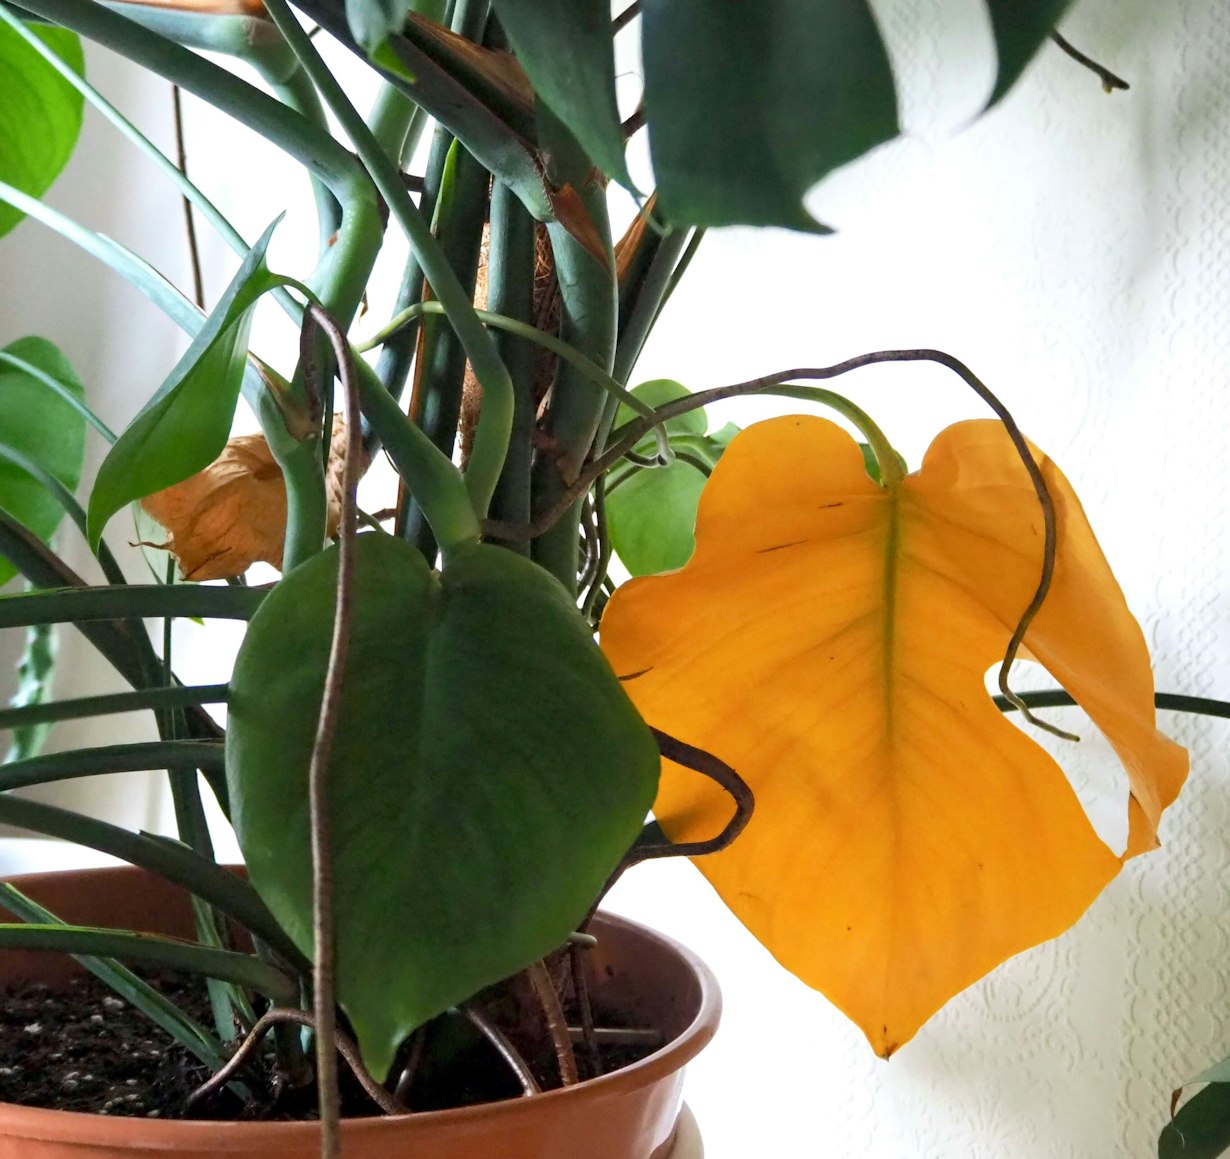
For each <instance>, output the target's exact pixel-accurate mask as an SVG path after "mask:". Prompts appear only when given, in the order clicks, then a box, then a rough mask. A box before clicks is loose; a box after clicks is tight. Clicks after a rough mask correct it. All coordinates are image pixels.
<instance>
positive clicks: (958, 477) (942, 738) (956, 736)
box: [602, 417, 1187, 1056]
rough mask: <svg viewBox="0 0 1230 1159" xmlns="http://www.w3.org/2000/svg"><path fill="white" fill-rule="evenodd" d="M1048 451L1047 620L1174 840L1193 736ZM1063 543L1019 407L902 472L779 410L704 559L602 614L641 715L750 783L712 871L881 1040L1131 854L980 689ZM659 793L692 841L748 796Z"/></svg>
mask: <svg viewBox="0 0 1230 1159" xmlns="http://www.w3.org/2000/svg"><path fill="white" fill-rule="evenodd" d="M1044 471H1045V473H1046V475H1047V478H1048V481H1049V484H1050V487H1051V490H1052V493H1053V496H1054V499H1055V503H1056V507H1057V509H1058V515H1059V555H1058V559H1057V565H1056V573H1055V581H1054V584H1053V587H1052V590H1051V594H1050V597H1049V599H1048V601H1047V603H1046V605H1045V606H1044V608H1043V610H1042V613H1041V614H1040V615H1039V616H1038V618H1037V620H1036V621H1035V623H1034V625H1033V627H1032V628H1031V630H1030V632H1029V634H1028V635H1027V637H1026V644H1027V646H1028V647H1029V648H1030V650H1031V652H1032V654H1033V655H1034V656H1036V657H1037V658H1038V659H1039V660H1041V661H1042V662H1043V663H1044V664H1046V665H1047V666H1048V668H1050V670H1051V671H1052V673H1053V674H1054V675H1055V676H1056V677H1057V678H1058V679H1059V680H1060V681H1061V682H1062V683H1063V684H1064V686H1065V687H1066V688H1067V689H1068V691H1069V692H1070V693H1072V694H1073V696H1074V697H1075V698H1076V699H1077V700H1078V701H1079V702H1080V703H1081V704H1082V705H1084V707H1085V708H1086V709H1087V710H1088V711H1089V713H1090V715H1091V716H1092V718H1093V720H1094V722H1095V723H1096V724H1097V725H1098V726H1099V727H1100V728H1101V729H1102V730H1103V731H1104V732H1105V733H1106V734H1107V736H1108V737H1109V739H1110V740H1111V742H1112V744H1114V746H1115V748H1116V751H1117V752H1118V753H1119V755H1120V756H1121V758H1122V759H1123V760H1124V762H1125V765H1126V766H1127V769H1128V774H1129V779H1130V782H1131V786H1132V791H1133V802H1132V806H1131V810H1130V812H1131V825H1132V835H1131V840H1130V844H1129V851H1128V852H1129V854H1132V853H1136V852H1139V851H1141V850H1143V849H1145V848H1148V847H1150V846H1151V844H1152V843H1153V842H1154V840H1155V832H1156V820H1157V818H1158V816H1159V815H1160V811H1161V809H1162V808H1164V807H1165V806H1166V805H1167V804H1169V803H1170V801H1172V800H1173V799H1174V797H1175V795H1176V794H1177V792H1178V789H1179V786H1180V785H1181V784H1182V781H1183V778H1184V775H1185V773H1186V767H1187V761H1186V754H1185V753H1184V752H1183V750H1182V749H1180V748H1179V747H1178V746H1176V745H1174V744H1173V743H1171V742H1170V741H1168V740H1167V739H1166V738H1165V737H1163V736H1162V735H1161V734H1160V733H1158V732H1157V731H1156V729H1155V727H1154V713H1153V700H1152V697H1153V685H1152V677H1151V674H1150V669H1149V660H1148V655H1147V652H1146V650H1145V645H1144V641H1143V638H1142V636H1141V633H1140V629H1139V627H1138V626H1137V624H1136V622H1135V620H1133V619H1132V617H1131V614H1130V613H1129V612H1128V610H1127V607H1126V605H1125V603H1124V601H1123V596H1122V593H1121V592H1120V590H1119V588H1118V585H1117V584H1116V583H1115V581H1114V578H1113V576H1112V575H1111V573H1110V570H1109V568H1108V567H1107V565H1106V561H1105V559H1104V558H1103V556H1102V554H1101V551H1100V549H1099V548H1098V546H1097V543H1096V541H1095V540H1094V538H1093V534H1092V532H1091V531H1090V529H1089V526H1088V523H1087V522H1086V520H1085V517H1084V514H1083V512H1082V511H1081V508H1080V504H1079V502H1078V500H1077V499H1076V496H1075V495H1074V494H1073V493H1072V490H1071V487H1070V486H1069V485H1068V483H1067V481H1066V480H1065V479H1064V478H1063V476H1062V475H1061V474H1060V473H1059V471H1058V470H1057V469H1056V468H1055V466H1054V465H1053V464H1052V463H1050V462H1049V461H1045V462H1044ZM1041 549H1042V526H1041V513H1040V511H1039V508H1038V503H1037V498H1036V496H1035V495H1034V493H1033V489H1032V487H1031V485H1030V483H1029V479H1028V477H1027V475H1026V472H1025V470H1024V468H1023V466H1022V464H1021V463H1020V461H1019V459H1018V458H1017V457H1016V454H1015V452H1014V451H1013V449H1012V447H1011V444H1010V442H1009V440H1008V438H1007V436H1006V434H1005V433H1004V431H1003V429H1002V427H1000V426H999V424H997V423H994V422H972V423H962V424H959V425H957V426H955V427H952V428H949V429H948V430H947V431H945V432H943V433H942V434H941V435H940V436H939V437H938V438H937V440H936V441H935V443H934V444H933V445H932V447H931V448H930V450H929V451H928V453H927V457H926V459H925V461H924V464H923V467H922V470H921V471H920V472H918V473H916V474H914V475H911V476H908V477H907V479H906V480H905V481H904V483H903V484H902V485H901V486H900V487H899V488H894V489H891V490H888V489H883V488H881V487H879V486H878V485H877V484H875V483H874V482H873V481H872V480H871V479H869V478H868V476H867V474H866V472H865V470H864V467H863V461H862V456H861V454H860V452H859V449H858V447H857V445H856V444H855V442H854V441H853V440H852V439H851V438H850V437H849V436H848V435H846V434H845V433H844V432H842V431H841V430H840V428H838V427H836V426H835V425H833V424H832V423H829V422H827V421H825V420H822V419H814V418H804V417H791V418H784V419H777V420H772V421H770V422H765V423H760V424H757V425H756V426H754V427H752V428H749V430H748V431H746V432H744V433H743V434H742V435H740V436H738V437H737V438H736V439H735V440H734V442H733V443H732V444H731V446H730V449H729V450H728V451H727V452H726V454H725V456H724V457H723V458H722V460H721V462H720V463H719V464H718V466H717V468H716V469H715V471H714V473H713V477H712V479H711V481H710V483H709V486H708V487H707V489H706V491H705V493H704V495H703V496H702V499H701V503H700V510H699V515H698V519H697V548H696V553H695V555H694V556H693V557H692V559H691V561H690V562H689V563H688V564H687V566H686V567H684V568H683V569H682V570H681V571H679V572H675V573H672V574H668V575H663V576H656V577H647V578H644V579H640V580H634V581H632V582H631V583H629V584H627V585H625V586H624V587H623V588H621V589H620V590H619V591H618V592H617V593H616V595H615V596H614V597H613V599H612V601H611V604H610V606H609V608H608V610H607V613H606V616H605V618H604V620H603V626H602V641H603V648H604V650H605V651H606V653H607V655H608V657H609V658H610V660H611V662H612V665H613V667H614V668H615V671H616V672H617V673H618V674H621V675H624V676H627V677H630V678H628V679H626V680H625V683H624V686H625V688H626V689H627V690H628V693H629V694H630V695H631V697H632V698H633V701H634V702H635V703H636V705H637V706H638V708H640V710H641V711H642V713H643V714H644V715H645V717H646V719H648V720H650V721H652V722H653V724H654V725H655V726H656V727H659V728H662V729H664V730H666V731H668V732H670V733H671V734H672V735H675V736H678V737H680V738H681V739H682V740H685V741H687V742H688V743H690V744H695V745H698V746H700V747H703V748H705V749H707V750H709V751H711V752H713V753H715V754H717V755H718V756H719V757H721V758H722V759H723V760H725V761H727V762H728V763H729V764H731V765H732V766H734V768H735V769H737V770H738V772H739V773H740V774H741V775H742V776H743V777H744V778H745V779H746V780H747V781H748V783H749V784H750V785H751V787H752V789H753V791H754V792H755V794H756V799H757V811H756V815H755V817H754V819H753V820H752V823H751V824H750V825H749V827H748V829H747V831H746V832H745V833H744V834H743V836H742V837H741V838H740V839H739V840H738V841H736V842H735V843H734V844H733V845H732V846H731V847H730V848H729V849H727V850H725V851H724V852H722V853H720V854H718V855H716V856H714V857H710V858H706V859H703V860H701V861H700V862H699V863H698V864H699V866H700V868H701V869H702V871H703V872H704V873H705V874H706V876H708V877H709V879H710V880H711V881H712V882H713V884H714V885H715V887H716V888H717V889H718V891H719V893H721V895H722V897H723V898H724V899H725V901H726V902H727V904H728V905H729V906H730V907H731V908H732V909H733V910H734V911H735V913H736V914H738V915H739V917H740V918H741V919H742V920H743V921H744V922H745V923H746V924H747V925H748V926H749V928H750V929H751V930H752V932H753V933H755V934H756V936H757V937H758V938H760V940H761V941H762V942H764V944H765V945H766V946H767V947H768V948H769V949H770V950H771V951H772V952H773V953H774V954H775V955H776V956H777V957H778V958H779V959H780V960H781V961H782V962H783V964H785V965H786V966H787V967H788V968H789V969H791V970H792V971H794V972H795V973H796V974H798V975H799V976H800V977H801V978H802V979H803V980H804V981H806V982H808V983H809V984H811V985H813V986H815V987H816V988H818V989H820V990H822V991H823V992H824V993H825V994H826V995H828V997H829V998H830V999H831V1000H832V1001H834V1002H835V1003H836V1004H837V1005H838V1006H839V1007H841V1008H842V1009H843V1010H844V1011H845V1012H846V1013H847V1014H848V1015H849V1016H850V1017H851V1018H852V1019H854V1021H855V1022H857V1023H858V1024H859V1025H860V1026H861V1027H862V1029H863V1030H864V1032H865V1033H866V1034H867V1036H868V1038H869V1039H870V1041H871V1043H872V1045H873V1046H874V1048H875V1049H876V1051H877V1052H878V1053H880V1054H882V1055H885V1056H887V1055H888V1054H891V1053H892V1051H893V1050H895V1049H896V1048H897V1047H899V1046H900V1045H901V1044H902V1043H904V1042H906V1041H908V1040H909V1038H911V1037H912V1036H913V1034H914V1033H915V1032H916V1031H917V1029H918V1027H919V1026H920V1025H921V1024H922V1023H923V1022H924V1021H925V1020H926V1019H927V1018H928V1017H930V1015H931V1014H933V1013H934V1012H935V1011H936V1010H937V1009H939V1007H940V1006H942V1005H943V1004H944V1002H946V1001H947V1000H948V999H949V998H950V997H951V996H952V995H954V994H956V993H957V992H959V991H960V990H961V989H963V988H964V987H966V986H968V985H969V984H970V983H972V982H974V981H975V980H977V979H978V978H980V977H981V976H982V975H984V974H985V973H987V972H988V971H989V970H990V969H992V968H993V967H994V966H996V965H997V964H999V963H1000V962H1002V961H1003V960H1004V959H1005V958H1007V957H1009V956H1011V955H1012V954H1015V953H1017V952H1019V951H1021V950H1023V949H1025V948H1027V947H1028V946H1031V945H1034V944H1036V943H1038V942H1040V941H1044V940H1046V939H1048V938H1051V937H1054V936H1056V935H1057V934H1059V933H1060V932H1062V931H1063V930H1064V929H1066V928H1067V927H1068V926H1070V925H1071V924H1072V923H1073V922H1075V921H1076V919H1077V918H1078V917H1079V916H1080V915H1081V914H1082V913H1083V912H1084V911H1085V909H1086V908H1088V906H1089V904H1090V903H1091V902H1092V901H1093V899H1094V898H1095V897H1096V896H1097V895H1098V893H1099V892H1100V891H1101V889H1102V888H1103V887H1104V886H1105V885H1106V883H1107V882H1108V881H1110V880H1111V878H1113V877H1114V875H1115V874H1116V872H1117V871H1118V868H1119V865H1120V858H1119V857H1118V856H1117V855H1116V854H1115V853H1113V852H1112V851H1111V850H1109V849H1108V848H1107V847H1106V846H1105V845H1104V844H1103V843H1102V842H1101V841H1100V840H1099V839H1098V837H1097V836H1096V834H1095V833H1094V831H1093V828H1092V826H1091V825H1090V824H1089V821H1088V819H1087V818H1086V817H1085V815H1084V813H1083V811H1082V809H1081V807H1080V804H1079V802H1078V801H1077V798H1076V796H1075V795H1074V794H1073V792H1072V790H1071V788H1070V787H1069V785H1068V782H1067V780H1066V778H1065V777H1064V775H1063V772H1062V770H1061V769H1060V768H1059V766H1058V765H1056V764H1055V762H1054V761H1053V760H1052V759H1051V758H1050V757H1049V756H1048V755H1047V754H1046V753H1045V752H1044V751H1043V750H1042V749H1041V748H1039V747H1038V746H1037V745H1035V744H1034V743H1033V741H1031V740H1030V739H1029V738H1028V736H1026V735H1025V734H1024V733H1022V732H1021V731H1020V730H1018V729H1017V728H1016V727H1015V726H1014V725H1013V724H1012V723H1010V722H1009V721H1007V720H1005V719H1004V718H1003V717H1002V716H1001V715H1000V713H999V712H998V710H997V709H996V708H995V707H994V705H993V703H992V701H991V700H990V697H989V696H988V694H987V692H986V690H985V685H984V676H985V673H986V671H987V670H988V669H989V668H990V667H992V666H993V665H995V664H996V663H997V662H998V661H999V659H1000V657H1001V655H1002V653H1003V650H1004V646H1005V645H1006V643H1007V641H1008V638H1009V636H1010V634H1011V632H1012V629H1013V628H1014V627H1015V625H1016V621H1017V619H1018V617H1019V615H1020V612H1021V610H1022V609H1023V608H1024V607H1025V606H1026V605H1027V604H1028V602H1029V600H1030V597H1031V595H1032V592H1033V588H1034V586H1035V585H1036V583H1037V577H1038V574H1039V569H1040V566H1041ZM635 673H640V675H636V676H633V675H632V674H635ZM655 811H656V812H657V814H658V818H659V820H660V821H661V823H662V825H663V828H664V829H665V830H666V832H667V833H668V834H669V835H670V836H671V837H672V839H674V840H677V841H686V840H690V839H693V838H694V837H695V836H697V835H700V834H703V833H709V832H712V831H713V829H714V826H715V824H716V825H720V824H721V823H722V821H723V820H724V819H725V817H726V815H727V814H728V813H729V804H728V802H726V801H725V800H724V799H723V798H722V795H721V793H720V792H719V791H717V790H715V789H712V788H711V787H709V786H708V785H706V784H705V783H704V782H703V781H700V779H699V778H696V777H695V776H693V775H691V774H688V773H686V772H681V771H680V770H678V769H675V768H672V767H670V766H667V767H666V768H665V769H664V774H663V780H662V787H661V790H660V793H659V796H658V800H657V804H656V806H655Z"/></svg>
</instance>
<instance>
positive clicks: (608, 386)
mask: <svg viewBox="0 0 1230 1159" xmlns="http://www.w3.org/2000/svg"><path fill="white" fill-rule="evenodd" d="M444 312H445V310H444V307H443V306H442V305H441V304H440V303H439V302H418V303H416V304H415V305H413V306H407V307H406V309H404V310H402V311H401V312H400V313H399V314H398V315H397V316H396V317H395V318H393V319H392V320H391V321H389V322H388V323H387V324H386V325H384V326H382V327H381V328H380V329H379V330H378V331H377V332H376V333H375V334H373V335H372V336H371V337H370V338H368V339H367V340H366V341H364V342H363V343H362V344H361V345H359V346H358V347H357V349H358V351H359V352H360V353H363V352H364V351H366V350H372V349H374V348H375V347H377V346H380V345H381V344H382V343H383V342H385V340H386V339H388V338H390V337H392V336H393V335H394V334H396V333H397V331H399V330H400V329H401V328H402V327H403V326H406V325H408V324H409V323H410V322H413V321H414V320H415V319H416V318H421V317H422V316H423V315H424V314H443V313H444ZM474 313H475V315H476V316H477V317H478V320H479V321H480V322H482V324H483V325H484V326H490V327H491V328H492V329H494V330H502V331H503V332H504V333H505V334H515V335H516V336H517V337H518V338H525V339H526V340H528V341H530V342H533V343H534V345H536V346H541V347H542V348H543V349H544V350H549V351H551V353H552V354H555V355H557V356H558V357H559V358H561V359H562V360H563V361H564V362H566V363H568V365H569V366H571V367H573V369H575V370H576V371H577V372H578V373H579V374H580V375H581V377H582V378H584V379H585V380H586V381H587V382H590V383H592V384H593V385H594V386H596V387H598V388H599V389H600V390H603V391H605V392H606V393H607V394H608V395H610V397H611V398H613V399H615V401H616V402H622V403H623V404H624V405H625V406H626V407H628V409H629V410H632V411H635V412H636V413H637V414H639V415H643V416H644V417H645V418H653V415H654V410H653V407H651V406H650V405H649V404H648V403H646V402H645V401H644V400H643V399H639V398H637V397H636V395H634V394H633V393H632V392H631V391H630V390H627V389H625V388H624V387H622V386H620V384H619V383H618V382H617V381H616V380H615V379H614V378H613V377H612V376H611V375H610V374H608V373H607V372H606V371H605V370H603V369H602V367H601V366H599V365H598V363H596V362H595V361H594V360H593V359H592V358H589V357H588V356H587V355H585V354H583V353H582V352H581V351H580V350H578V349H577V348H576V347H575V346H572V345H570V344H569V343H567V342H565V341H564V340H563V339H562V338H557V337H556V336H555V335H554V334H550V333H548V332H547V331H546V330H540V329H539V328H538V327H537V326H532V325H530V324H529V323H528V322H522V321H520V320H519V319H517V318H510V317H508V316H507V315H505V314H496V313H493V312H492V311H490V310H475V311H474ZM658 450H659V453H660V454H662V455H665V456H666V457H667V458H668V459H669V456H670V444H669V442H668V441H667V440H666V439H665V438H663V439H662V440H661V442H660V444H659V448H658Z"/></svg>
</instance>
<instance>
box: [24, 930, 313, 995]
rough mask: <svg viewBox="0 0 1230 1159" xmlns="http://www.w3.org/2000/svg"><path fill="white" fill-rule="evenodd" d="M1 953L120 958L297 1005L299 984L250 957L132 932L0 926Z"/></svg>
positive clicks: (173, 939)
mask: <svg viewBox="0 0 1230 1159" xmlns="http://www.w3.org/2000/svg"><path fill="white" fill-rule="evenodd" d="M0 948H2V949H15V950H51V951H58V952H60V953H65V954H72V955H74V956H79V955H82V954H85V955H89V956H90V957H92V958H118V959H119V960H120V961H127V962H147V963H151V964H153V965H157V966H165V967H167V968H168V969H171V970H186V971H188V972H190V973H196V974H204V975H205V976H206V977H208V978H221V979H223V980H224V981H227V982H237V983H238V984H239V985H241V986H251V987H252V988H253V989H256V990H259V991H260V992H261V993H262V994H267V995H268V996H269V997H270V998H272V999H274V1001H275V1002H277V1003H279V1004H291V1003H294V1002H296V1001H297V1000H298V997H299V985H298V983H297V982H296V981H295V980H294V979H293V978H291V977H290V976H289V975H287V974H283V973H282V971H281V970H278V969H275V968H274V967H273V966H270V965H268V964H267V963H265V962H262V961H261V960H260V959H259V958H255V957H253V956H252V955H250V954H237V953H235V952H234V951H232V950H216V949H214V948H213V947H212V946H202V945H198V944H197V943H196V942H184V941H180V940H178V939H176V938H165V937H162V936H161V935H159V934H141V933H133V932H132V931H130V930H112V929H104V928H101V927H95V926H69V925H40V924H36V923H33V922H31V923H29V924H27V925H12V924H9V923H7V922H4V923H0Z"/></svg>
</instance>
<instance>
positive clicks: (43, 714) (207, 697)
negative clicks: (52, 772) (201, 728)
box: [0, 684, 229, 729]
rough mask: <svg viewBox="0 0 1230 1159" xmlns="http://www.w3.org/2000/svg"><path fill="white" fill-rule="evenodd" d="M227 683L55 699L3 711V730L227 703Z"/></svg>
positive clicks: (0, 722)
mask: <svg viewBox="0 0 1230 1159" xmlns="http://www.w3.org/2000/svg"><path fill="white" fill-rule="evenodd" d="M228 691H229V689H228V686H227V685H225V684H200V685H194V686H188V687H182V686H179V685H176V686H174V687H171V688H141V689H137V690H136V691H133V692H111V693H108V694H107V695H105V696H81V697H77V698H75V699H72V700H53V701H51V702H50V703H47V704H30V705H23V706H21V707H18V708H0V729H11V728H29V727H31V726H33V725H39V724H58V723H59V722H60V721H64V720H81V719H83V718H85V717H91V716H112V715H115V714H117V713H122V712H142V711H145V710H148V709H152V710H154V711H159V710H161V709H167V708H187V707H189V706H190V705H194V704H225V703H226V698H227V694H228Z"/></svg>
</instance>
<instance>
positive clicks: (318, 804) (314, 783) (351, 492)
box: [303, 302, 362, 1159]
mask: <svg viewBox="0 0 1230 1159" xmlns="http://www.w3.org/2000/svg"><path fill="white" fill-rule="evenodd" d="M317 327H319V329H321V330H323V331H324V332H325V334H326V336H327V337H328V339H329V342H330V344H331V345H332V347H333V351H334V355H335V357H336V358H337V364H338V373H339V376H340V378H341V383H342V391H343V393H344V394H345V397H346V412H347V418H348V420H349V421H348V423H347V436H348V437H347V446H346V461H345V464H344V467H343V475H342V510H341V516H340V518H339V521H338V568H337V603H336V606H335V610H334V618H333V640H332V643H331V645H330V648H329V666H328V669H327V670H326V673H325V687H324V693H323V696H322V698H321V705H320V720H319V722H318V724H317V727H316V739H315V742H314V744H313V746H312V759H311V763H310V764H309V766H308V800H309V808H310V813H311V829H312V928H313V938H314V942H315V967H314V971H313V993H314V996H315V997H314V1005H315V1008H316V1086H317V1091H318V1092H319V1102H320V1153H321V1159H338V1157H339V1156H340V1154H341V1125H340V1119H341V1107H340V1095H339V1092H338V1084H337V1049H338V1048H337V1041H338V1039H337V1007H336V999H335V996H334V994H335V984H334V983H335V978H334V971H335V965H336V963H335V946H334V938H335V933H334V923H333V904H332V901H333V874H332V863H331V856H332V852H331V848H330V843H331V833H330V825H329V807H328V770H329V757H330V754H331V753H332V749H333V740H334V736H335V734H336V732H337V722H338V716H339V712H340V709H341V701H342V689H343V684H344V681H345V676H346V659H347V655H348V652H349V649H350V636H351V629H352V626H353V622H354V587H355V579H354V572H355V535H356V532H357V529H358V502H357V498H356V493H357V491H358V486H359V473H360V465H359V460H360V459H361V458H362V442H361V439H362V431H361V426H362V424H361V423H360V422H359V388H358V382H357V379H356V375H355V365H354V358H353V356H352V354H351V352H350V344H349V343H348V342H347V341H346V336H345V335H344V334H343V333H342V331H341V329H340V328H339V327H338V325H337V323H335V322H334V321H333V319H332V318H331V317H329V315H328V313H327V312H326V311H325V310H323V309H322V308H321V307H320V306H318V305H316V304H315V303H314V302H311V303H309V304H308V308H307V313H306V314H305V315H304V323H303V328H304V346H305V347H308V346H309V345H310V343H311V339H312V338H314V337H315V330H316V328H317Z"/></svg>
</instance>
